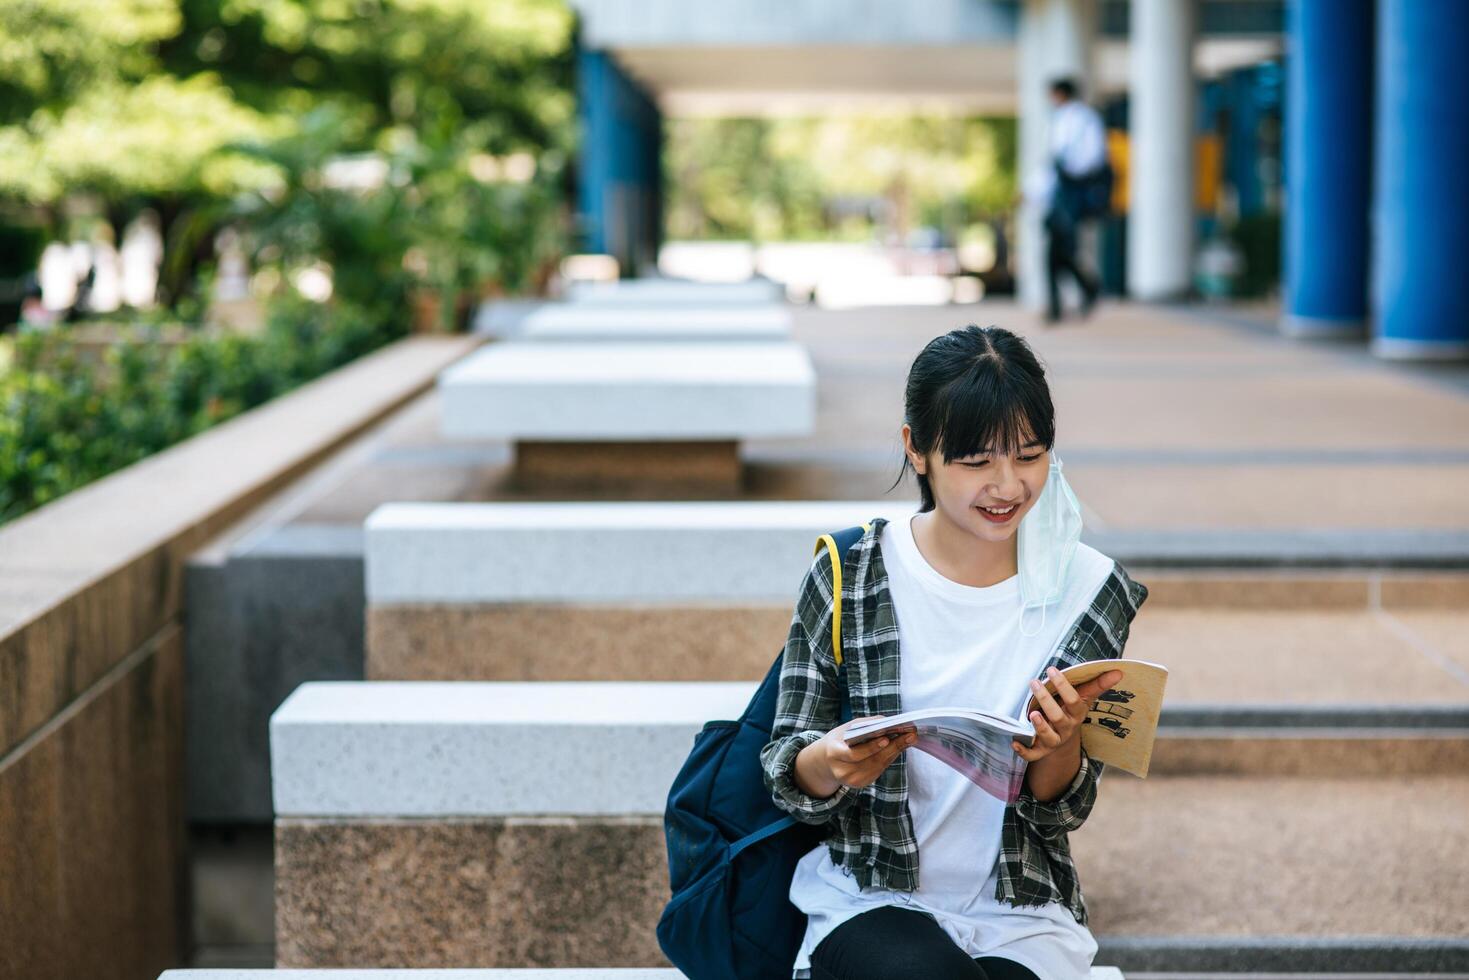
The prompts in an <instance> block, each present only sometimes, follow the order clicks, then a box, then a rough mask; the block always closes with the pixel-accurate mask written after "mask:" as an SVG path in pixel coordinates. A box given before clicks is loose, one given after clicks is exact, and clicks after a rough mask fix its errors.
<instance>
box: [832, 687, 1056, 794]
mask: <svg viewBox="0 0 1469 980" xmlns="http://www.w3.org/2000/svg"><path fill="white" fill-rule="evenodd" d="M906 731H916V732H917V733H918V741H917V742H916V743H914V745H913V748H915V749H918V750H919V751H921V752H926V753H928V754H929V755H931V756H933V757H934V758H935V759H938V760H939V761H940V762H943V763H944V764H945V765H947V766H949V767H951V768H952V769H954V770H955V771H956V772H958V773H959V774H960V775H961V776H963V777H964V778H966V779H968V780H969V781H970V782H971V783H973V784H974V785H976V786H978V787H979V788H980V789H982V790H984V791H985V792H986V793H989V794H990V795H991V796H993V797H995V798H996V799H999V800H1003V801H1004V802H1006V803H1014V802H1015V800H1016V799H1017V798H1018V797H1019V796H1020V789H1021V786H1022V785H1023V784H1024V782H1025V760H1024V759H1022V758H1021V757H1020V756H1019V755H1017V754H1016V753H1015V750H1014V749H1013V748H1011V747H1010V743H1011V742H1012V741H1018V742H1020V744H1021V745H1027V746H1028V745H1030V744H1031V742H1032V741H1033V740H1034V738H1035V729H1034V728H1033V727H1031V725H1030V723H1029V722H1025V721H1019V720H1017V719H1014V718H1004V717H1001V716H998V715H990V714H989V713H987V712H979V711H970V710H966V709H962V708H928V709H923V710H919V711H912V712H906V713H904V714H901V715H894V716H892V717H890V718H881V719H877V720H875V721H870V722H864V723H863V724H861V725H854V726H853V727H852V728H851V729H849V730H848V732H847V737H846V742H847V744H848V745H860V744H862V743H863V742H866V741H870V740H871V739H874V738H877V737H878V736H880V735H883V734H885V733H894V734H896V733H898V732H906Z"/></svg>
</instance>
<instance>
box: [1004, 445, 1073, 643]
mask: <svg viewBox="0 0 1469 980" xmlns="http://www.w3.org/2000/svg"><path fill="white" fill-rule="evenodd" d="M1081 526H1082V521H1081V504H1080V503H1079V502H1077V499H1076V494H1074V493H1072V492H1071V486H1070V485H1069V484H1068V483H1067V482H1066V478H1065V477H1064V476H1062V475H1061V457H1060V456H1057V455H1056V453H1055V452H1054V451H1052V452H1051V466H1050V470H1049V471H1048V472H1047V474H1046V485H1045V488H1044V489H1043V490H1041V496H1040V499H1039V500H1037V501H1036V502H1035V506H1034V507H1032V508H1031V509H1030V512H1029V513H1027V514H1026V515H1025V517H1024V518H1023V519H1022V520H1021V522H1020V530H1019V532H1018V534H1019V536H1020V539H1019V543H1018V545H1017V554H1016V563H1017V564H1018V565H1019V566H1020V568H1019V572H1020V602H1021V608H1020V633H1021V635H1022V636H1035V635H1037V634H1038V633H1040V632H1041V630H1043V629H1045V628H1046V607H1047V606H1048V605H1050V604H1051V603H1053V602H1055V601H1056V600H1057V599H1059V598H1061V595H1062V593H1063V592H1064V591H1065V589H1066V572H1067V570H1068V569H1069V568H1070V567H1071V559H1072V557H1074V556H1075V554H1076V545H1077V543H1078V542H1079V541H1080V540H1081ZM1036 608H1039V609H1040V613H1041V618H1040V625H1039V626H1037V627H1036V628H1035V630H1034V631H1030V630H1027V629H1026V628H1025V620H1026V614H1027V613H1030V612H1032V611H1033V610H1034V609H1036Z"/></svg>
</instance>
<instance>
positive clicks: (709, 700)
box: [270, 681, 755, 818]
mask: <svg viewBox="0 0 1469 980" xmlns="http://www.w3.org/2000/svg"><path fill="white" fill-rule="evenodd" d="M754 689H755V687H754V684H752V683H704V684H675V683H625V682H622V683H619V682H602V683H597V682H592V683H575V682H567V683H544V682H543V683H492V682H477V683H476V682H458V683H432V682H424V683H392V682H363V681H317V682H313V683H310V684H303V685H301V686H300V687H299V688H297V689H296V691H295V692H294V693H293V694H291V696H290V697H288V698H286V700H285V701H284V702H283V703H282V704H281V706H280V707H279V708H277V709H276V711H275V714H274V715H272V716H271V719H270V751H271V788H272V793H273V796H274V799H275V812H276V816H277V817H329V818H339V817H350V818H360V817H451V816H475V817H511V816H525V815H532V814H535V815H545V814H551V815H570V816H628V815H637V814H645V815H653V814H659V813H662V812H663V805H664V803H665V801H666V798H667V795H668V787H669V786H670V785H671V784H672V782H673V777H674V776H675V775H676V774H677V772H678V769H679V767H680V766H681V765H682V764H683V761H684V757H685V756H687V755H688V751H689V745H690V744H691V742H692V740H693V737H694V735H695V734H697V732H698V731H699V729H700V727H702V725H703V724H704V722H706V721H708V720H709V719H711V718H737V717H739V715H740V712H742V711H743V710H744V708H745V704H746V702H748V701H749V699H750V696H751V694H753V693H754ZM609 747H618V748H617V749H616V751H615V753H614V754H615V757H616V760H617V764H616V765H615V766H614V765H609V764H608V763H609Z"/></svg>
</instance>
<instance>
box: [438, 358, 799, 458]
mask: <svg viewBox="0 0 1469 980" xmlns="http://www.w3.org/2000/svg"><path fill="white" fill-rule="evenodd" d="M439 391H440V392H441V394H442V396H443V402H444V408H443V411H444V416H443V428H444V434H445V435H446V436H449V437H450V438H462V439H514V440H527V439H538V440H564V441H576V442H587V441H608V442H633V441H647V440H653V441H670V440H705V441H715V440H724V439H728V440H740V439H754V438H769V437H783V436H801V435H808V434H809V433H810V432H811V429H812V426H813V424H814V419H815V411H816V375H815V371H814V370H813V368H812V366H811V358H810V356H809V355H807V353H806V351H805V350H804V349H803V348H801V347H799V346H797V345H796V344H783V343H770V344H657V345H650V344H562V345H557V346H555V347H551V346H542V345H530V344H504V345H495V346H490V347H485V348H482V349H480V350H478V351H476V352H475V353H474V354H472V355H470V356H469V357H466V358H465V359H464V360H462V361H460V362H459V363H458V364H455V365H454V366H452V367H450V368H449V369H448V370H446V371H444V372H443V374H441V375H440V376H439Z"/></svg>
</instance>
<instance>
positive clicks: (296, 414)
mask: <svg viewBox="0 0 1469 980" xmlns="http://www.w3.org/2000/svg"><path fill="white" fill-rule="evenodd" d="M478 343H479V341H478V339H476V338H465V337H456V338H438V339H414V340H409V341H403V342H401V343H399V344H395V345H393V346H391V347H389V348H386V349H384V350H382V351H379V352H377V353H375V354H371V355H368V356H367V357H364V358H362V359H361V360H360V361H358V362H356V363H355V364H352V365H350V366H348V367H346V368H343V369H342V370H340V371H336V372H334V373H332V374H331V375H328V376H327V377H324V378H320V379H318V380H317V381H314V382H312V383H310V384H307V385H304V386H303V387H301V388H300V389H298V390H297V391H295V392H292V393H290V394H288V395H285V396H282V397H281V398H279V399H276V400H275V401H272V402H270V403H269V404H267V405H263V406H261V407H260V408H257V409H255V410H254V411H251V412H248V413H246V414H244V415H242V416H240V417H238V418H235V419H232V420H231V421H229V422H227V423H225V424H223V425H220V426H217V427H216V428H214V429H211V430H210V431H208V432H205V433H203V434H201V435H199V436H196V437H194V438H193V439H189V440H187V441H186V442H184V443H181V444H179V445H177V446H174V447H173V448H171V449H168V450H166V451H164V452H161V453H158V454H156V455H154V456H152V457H150V458H149V459H147V460H144V461H143V462H141V463H138V464H136V465H134V466H130V467H128V468H127V469H125V470H122V471H120V472H118V473H115V474H113V475H112V476H109V477H106V478H104V479H102V480H98V481H97V482H95V483H93V484H91V485H89V486H86V487H83V488H81V489H80V490H76V491H74V492H72V493H69V494H67V495H66V496H65V497H63V498H62V499H60V500H58V501H56V502H54V503H52V504H51V505H49V506H47V507H43V508H41V509H40V510H38V511H35V512H33V513H31V514H28V515H26V516H24V517H21V518H18V519H17V520H14V521H11V522H10V523H8V524H6V525H5V526H4V527H3V528H0V677H4V678H6V683H5V684H4V685H0V752H4V751H5V750H7V749H9V748H10V747H12V746H14V745H15V744H16V742H18V741H19V740H20V739H21V738H23V737H24V736H25V734H26V733H28V732H31V731H34V730H35V729H36V728H38V727H39V726H40V725H42V724H44V723H45V722H46V720H47V719H49V718H51V717H52V716H53V715H55V714H56V712H57V711H59V710H60V709H61V708H62V707H63V706H64V705H65V704H67V703H68V702H69V701H71V700H72V699H74V698H76V697H77V696H78V695H80V694H81V693H82V692H83V691H85V690H86V689H87V688H88V687H89V686H90V685H91V684H92V683H94V682H95V681H96V680H97V679H98V678H99V677H100V676H102V674H103V673H104V672H105V671H106V670H107V669H108V668H110V667H111V666H112V665H113V664H116V663H117V662H118V661H120V660H121V659H122V658H123V657H125V656H127V655H128V654H129V653H131V652H132V651H134V650H136V649H137V648H138V647H139V645H141V644H142V643H144V642H146V641H147V640H148V638H149V637H152V636H153V635H154V634H156V633H157V632H158V631H159V630H160V629H162V628H164V626H166V625H167V624H168V623H170V622H172V621H173V620H174V618H175V617H176V616H177V613H178V611H179V605H180V594H181V587H182V579H183V574H182V572H183V563H184V561H185V559H186V557H187V556H188V555H189V554H191V553H192V552H193V551H195V550H196V549H198V548H199V547H200V546H202V545H203V544H204V542H205V541H206V540H207V539H208V538H209V537H211V536H213V535H214V534H217V533H218V532H219V531H221V530H223V529H224V528H225V527H227V526H229V524H231V523H232V522H233V521H235V520H236V519H238V518H239V517H240V516H241V515H242V514H243V513H244V512H245V511H246V510H248V509H249V508H250V507H252V506H254V505H255V504H257V503H259V501H261V500H262V499H264V497H265V496H267V495H268V494H270V493H272V492H274V491H275V490H277V489H279V488H280V487H281V486H284V485H285V484H286V483H287V482H289V481H290V480H292V479H294V478H296V477H298V476H300V475H301V474H302V473H303V472H305V471H306V470H307V469H308V468H309V467H310V466H311V465H312V464H314V463H316V462H317V461H319V460H320V459H321V458H322V457H323V456H324V455H325V454H326V453H327V452H329V451H330V450H332V449H333V448H335V447H336V446H338V445H340V444H341V443H342V442H344V441H345V440H347V439H348V438H350V437H352V436H353V435H355V434H357V433H358V432H360V431H361V430H362V429H363V428H364V427H365V426H366V425H368V424H369V423H371V422H372V421H374V420H375V419H378V418H380V417H382V415H383V414H384V413H386V412H388V411H390V410H391V409H393V408H395V407H396V406H398V405H401V404H402V403H403V402H404V401H405V400H407V399H408V398H409V397H411V396H412V395H414V394H416V393H418V392H420V391H422V390H423V388H424V387H425V386H426V385H427V384H429V383H430V381H431V379H432V377H433V375H434V372H436V371H437V370H438V369H439V368H440V367H442V366H443V365H445V364H448V363H449V362H451V361H453V360H454V359H455V358H457V357H459V356H460V355H462V354H463V353H465V352H466V351H468V350H471V349H472V348H473V347H474V346H476V345H477V344H478ZM160 502H164V503H165V504H166V505H160Z"/></svg>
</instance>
